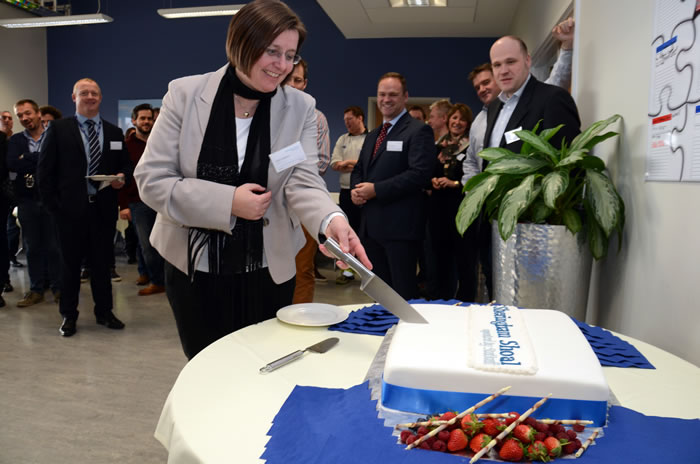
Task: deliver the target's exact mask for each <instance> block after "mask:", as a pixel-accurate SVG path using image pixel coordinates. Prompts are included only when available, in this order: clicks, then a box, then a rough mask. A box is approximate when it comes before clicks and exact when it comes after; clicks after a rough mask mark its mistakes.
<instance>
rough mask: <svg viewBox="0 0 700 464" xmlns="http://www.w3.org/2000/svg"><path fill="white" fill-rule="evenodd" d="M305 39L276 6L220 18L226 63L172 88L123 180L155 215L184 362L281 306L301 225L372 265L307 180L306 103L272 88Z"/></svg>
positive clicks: (309, 105) (312, 173) (312, 156)
mask: <svg viewBox="0 0 700 464" xmlns="http://www.w3.org/2000/svg"><path fill="white" fill-rule="evenodd" d="M305 36H306V30H305V28H304V25H303V24H302V22H301V20H300V19H299V17H298V16H297V15H296V14H295V13H294V12H293V11H292V10H290V9H289V7H287V5H285V4H284V3H282V2H279V1H276V0H255V1H253V2H251V3H248V4H247V5H246V6H244V7H243V8H242V9H241V10H240V11H239V12H238V13H237V14H236V15H235V16H234V17H233V19H232V20H231V23H230V25H229V29H228V36H227V40H226V51H227V55H228V59H229V63H228V64H227V65H226V66H224V67H223V68H221V69H219V70H218V71H215V72H212V73H208V74H204V75H198V76H190V77H185V78H182V79H177V80H175V81H173V82H171V83H170V85H169V89H168V93H167V94H166V95H165V97H164V98H163V105H162V107H161V112H160V116H159V118H158V121H157V122H156V124H155V126H154V128H153V131H152V134H151V136H150V138H149V141H148V146H147V147H146V150H145V152H144V154H143V157H142V158H141V161H140V162H139V164H138V166H137V168H136V171H135V173H134V177H135V178H136V181H137V183H138V187H139V193H140V195H141V198H142V199H143V201H144V202H145V203H147V204H148V205H149V206H151V207H152V208H154V209H155V210H156V211H158V217H157V219H156V224H155V226H154V228H153V232H152V233H151V242H152V243H153V245H154V247H155V248H156V249H158V251H159V252H160V253H161V255H163V257H164V258H165V260H166V264H165V284H166V292H167V295H168V300H169V302H170V306H171V307H172V309H173V313H174V315H175V320H176V322H177V327H178V332H179V334H180V340H181V342H182V346H183V349H184V351H185V354H186V355H187V357H188V358H190V359H191V358H192V357H193V356H194V355H196V354H197V353H198V352H199V351H201V350H202V349H203V348H205V347H206V346H207V345H209V344H210V343H212V342H214V341H215V340H217V339H219V338H221V337H223V336H224V335H227V334H229V333H231V332H233V331H235V330H237V329H239V328H241V327H244V326H246V325H250V324H254V323H257V322H260V321H263V320H266V319H269V318H272V317H274V316H275V313H276V311H277V310H278V309H279V308H281V307H283V306H286V305H288V304H290V303H291V302H292V295H293V293H294V273H295V264H294V257H295V255H296V253H297V251H298V250H299V249H300V248H301V247H302V245H303V244H304V235H303V233H302V231H301V225H300V221H301V222H303V223H304V225H305V226H306V227H307V229H308V230H310V231H315V232H314V235H318V234H325V235H326V236H329V237H333V238H335V239H336V240H337V241H338V242H339V243H340V244H341V248H343V250H345V251H350V252H351V253H353V254H355V255H357V257H358V258H359V259H360V260H361V261H362V262H363V263H365V265H368V266H370V267H371V264H370V263H369V261H368V259H367V256H366V254H365V251H364V249H363V247H362V245H361V244H360V241H359V239H358V238H357V235H356V234H355V232H354V231H353V230H352V229H351V228H350V226H349V225H348V223H347V220H346V219H345V216H344V215H343V214H342V212H341V211H340V209H339V208H338V207H337V206H336V205H335V204H334V203H333V201H332V200H331V199H330V197H329V195H328V192H327V190H326V187H325V184H324V182H323V181H322V180H321V178H320V177H319V175H318V172H317V168H316V162H315V160H317V159H318V156H317V148H316V132H317V128H316V116H315V112H314V107H315V102H314V100H313V98H311V97H310V96H309V95H307V94H305V93H303V92H300V91H298V90H296V89H294V88H292V87H289V86H283V87H280V84H281V82H282V81H283V80H284V78H285V77H286V76H287V74H289V73H290V72H291V71H292V68H293V67H294V64H295V63H297V62H298V61H299V59H300V57H299V55H298V52H299V48H300V47H301V44H302V43H303V41H304V38H305Z"/></svg>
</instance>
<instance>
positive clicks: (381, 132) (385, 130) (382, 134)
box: [372, 122, 391, 159]
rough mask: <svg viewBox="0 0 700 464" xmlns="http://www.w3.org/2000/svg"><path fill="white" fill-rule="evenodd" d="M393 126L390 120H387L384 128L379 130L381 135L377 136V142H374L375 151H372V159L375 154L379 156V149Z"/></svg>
mask: <svg viewBox="0 0 700 464" xmlns="http://www.w3.org/2000/svg"><path fill="white" fill-rule="evenodd" d="M390 127H391V123H390V122H385V123H384V125H383V126H382V129H381V130H380V131H379V135H378V136H377V142H376V143H375V144H374V151H373V152H372V159H374V157H375V156H377V150H379V145H381V144H382V142H383V141H384V139H385V138H386V133H387V132H388V131H389V128H390Z"/></svg>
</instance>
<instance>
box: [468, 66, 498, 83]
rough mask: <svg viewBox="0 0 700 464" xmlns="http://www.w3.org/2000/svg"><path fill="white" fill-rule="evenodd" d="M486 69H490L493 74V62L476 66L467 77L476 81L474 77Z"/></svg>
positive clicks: (470, 80)
mask: <svg viewBox="0 0 700 464" xmlns="http://www.w3.org/2000/svg"><path fill="white" fill-rule="evenodd" d="M484 71H488V72H490V73H491V74H493V68H492V67H491V63H482V64H480V65H479V66H477V67H476V68H474V69H472V72H470V73H469V75H468V76H467V79H469V82H474V78H475V77H476V76H477V74H479V73H482V72H484Z"/></svg>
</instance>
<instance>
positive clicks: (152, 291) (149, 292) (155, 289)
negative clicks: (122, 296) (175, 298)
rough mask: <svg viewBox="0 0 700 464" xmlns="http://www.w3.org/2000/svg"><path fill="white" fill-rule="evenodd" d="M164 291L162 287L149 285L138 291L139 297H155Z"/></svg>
mask: <svg viewBox="0 0 700 464" xmlns="http://www.w3.org/2000/svg"><path fill="white" fill-rule="evenodd" d="M164 291H165V286H164V285H156V284H151V285H149V286H148V287H146V288H142V289H141V290H139V295H141V296H145V295H155V294H156V293H163V292H164Z"/></svg>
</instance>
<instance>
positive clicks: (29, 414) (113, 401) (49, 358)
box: [0, 258, 369, 464]
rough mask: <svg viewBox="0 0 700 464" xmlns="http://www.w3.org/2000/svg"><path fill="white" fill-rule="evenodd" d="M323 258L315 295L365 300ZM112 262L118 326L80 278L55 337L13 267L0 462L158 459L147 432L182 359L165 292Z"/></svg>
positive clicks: (161, 455) (54, 316)
mask: <svg viewBox="0 0 700 464" xmlns="http://www.w3.org/2000/svg"><path fill="white" fill-rule="evenodd" d="M328 263H329V262H328V261H327V262H325V267H323V268H321V272H322V273H323V274H324V275H326V276H327V277H328V278H329V279H328V281H327V282H319V283H318V284H317V286H316V296H315V298H314V300H315V301H319V302H325V303H333V304H339V305H342V304H348V303H357V302H364V301H369V299H368V297H367V296H366V295H364V294H363V293H362V292H361V291H360V290H359V283H358V282H357V281H355V282H353V283H350V284H348V285H345V286H339V285H336V284H335V272H334V271H333V270H332V269H331V267H330V266H331V265H329V264H328ZM117 271H118V272H119V273H120V274H121V276H122V279H123V280H122V281H121V282H118V283H114V284H113V286H112V288H113V292H114V302H115V314H117V316H118V317H119V318H120V319H121V320H122V321H124V323H125V324H126V329H124V330H123V331H114V330H109V329H106V328H105V327H102V326H98V325H96V324H95V319H94V316H93V314H92V301H91V295H90V288H89V285H88V284H83V285H82V288H81V303H80V308H79V309H80V311H81V315H80V319H79V320H78V333H77V334H76V335H75V336H73V337H71V338H63V337H61V336H59V333H58V327H59V325H60V323H61V318H60V316H59V314H58V309H57V305H56V304H55V303H53V302H52V299H51V302H48V301H47V302H43V303H39V304H37V305H35V306H31V307H29V308H17V306H16V304H17V301H18V300H19V299H20V298H21V297H22V294H23V293H24V291H26V290H27V289H28V286H29V282H28V277H27V272H26V267H24V268H20V269H18V268H13V269H12V270H11V279H12V284H13V285H14V287H15V290H14V292H12V293H6V294H4V298H5V300H6V302H7V305H6V306H5V307H4V308H0V464H28V463H40V464H44V463H78V464H80V463H97V464H103V463H120V464H131V463H133V464H144V463H164V462H166V460H167V454H166V452H165V449H164V448H163V447H162V446H161V445H160V443H158V442H157V441H156V440H155V439H154V438H153V431H154V429H155V426H156V423H157V421H158V417H159V414H160V410H161V408H162V406H163V403H164V401H165V398H166V396H167V394H168V392H169V390H170V387H171V386H172V385H173V383H174V382H175V379H176V378H177V375H178V373H179V372H180V370H181V369H182V367H183V366H184V365H185V362H186V358H185V356H184V355H183V354H182V350H181V349H180V343H179V339H178V336H177V331H176V328H175V323H174V320H173V317H172V313H171V312H170V307H169V306H168V303H167V300H166V297H165V295H164V294H160V295H151V296H146V297H140V296H137V294H136V292H137V291H138V289H139V287H137V286H136V285H135V283H134V281H135V280H136V278H137V277H138V275H137V271H136V266H135V265H128V264H126V260H125V258H117ZM46 296H47V298H48V297H49V296H50V292H47V294H46Z"/></svg>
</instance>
